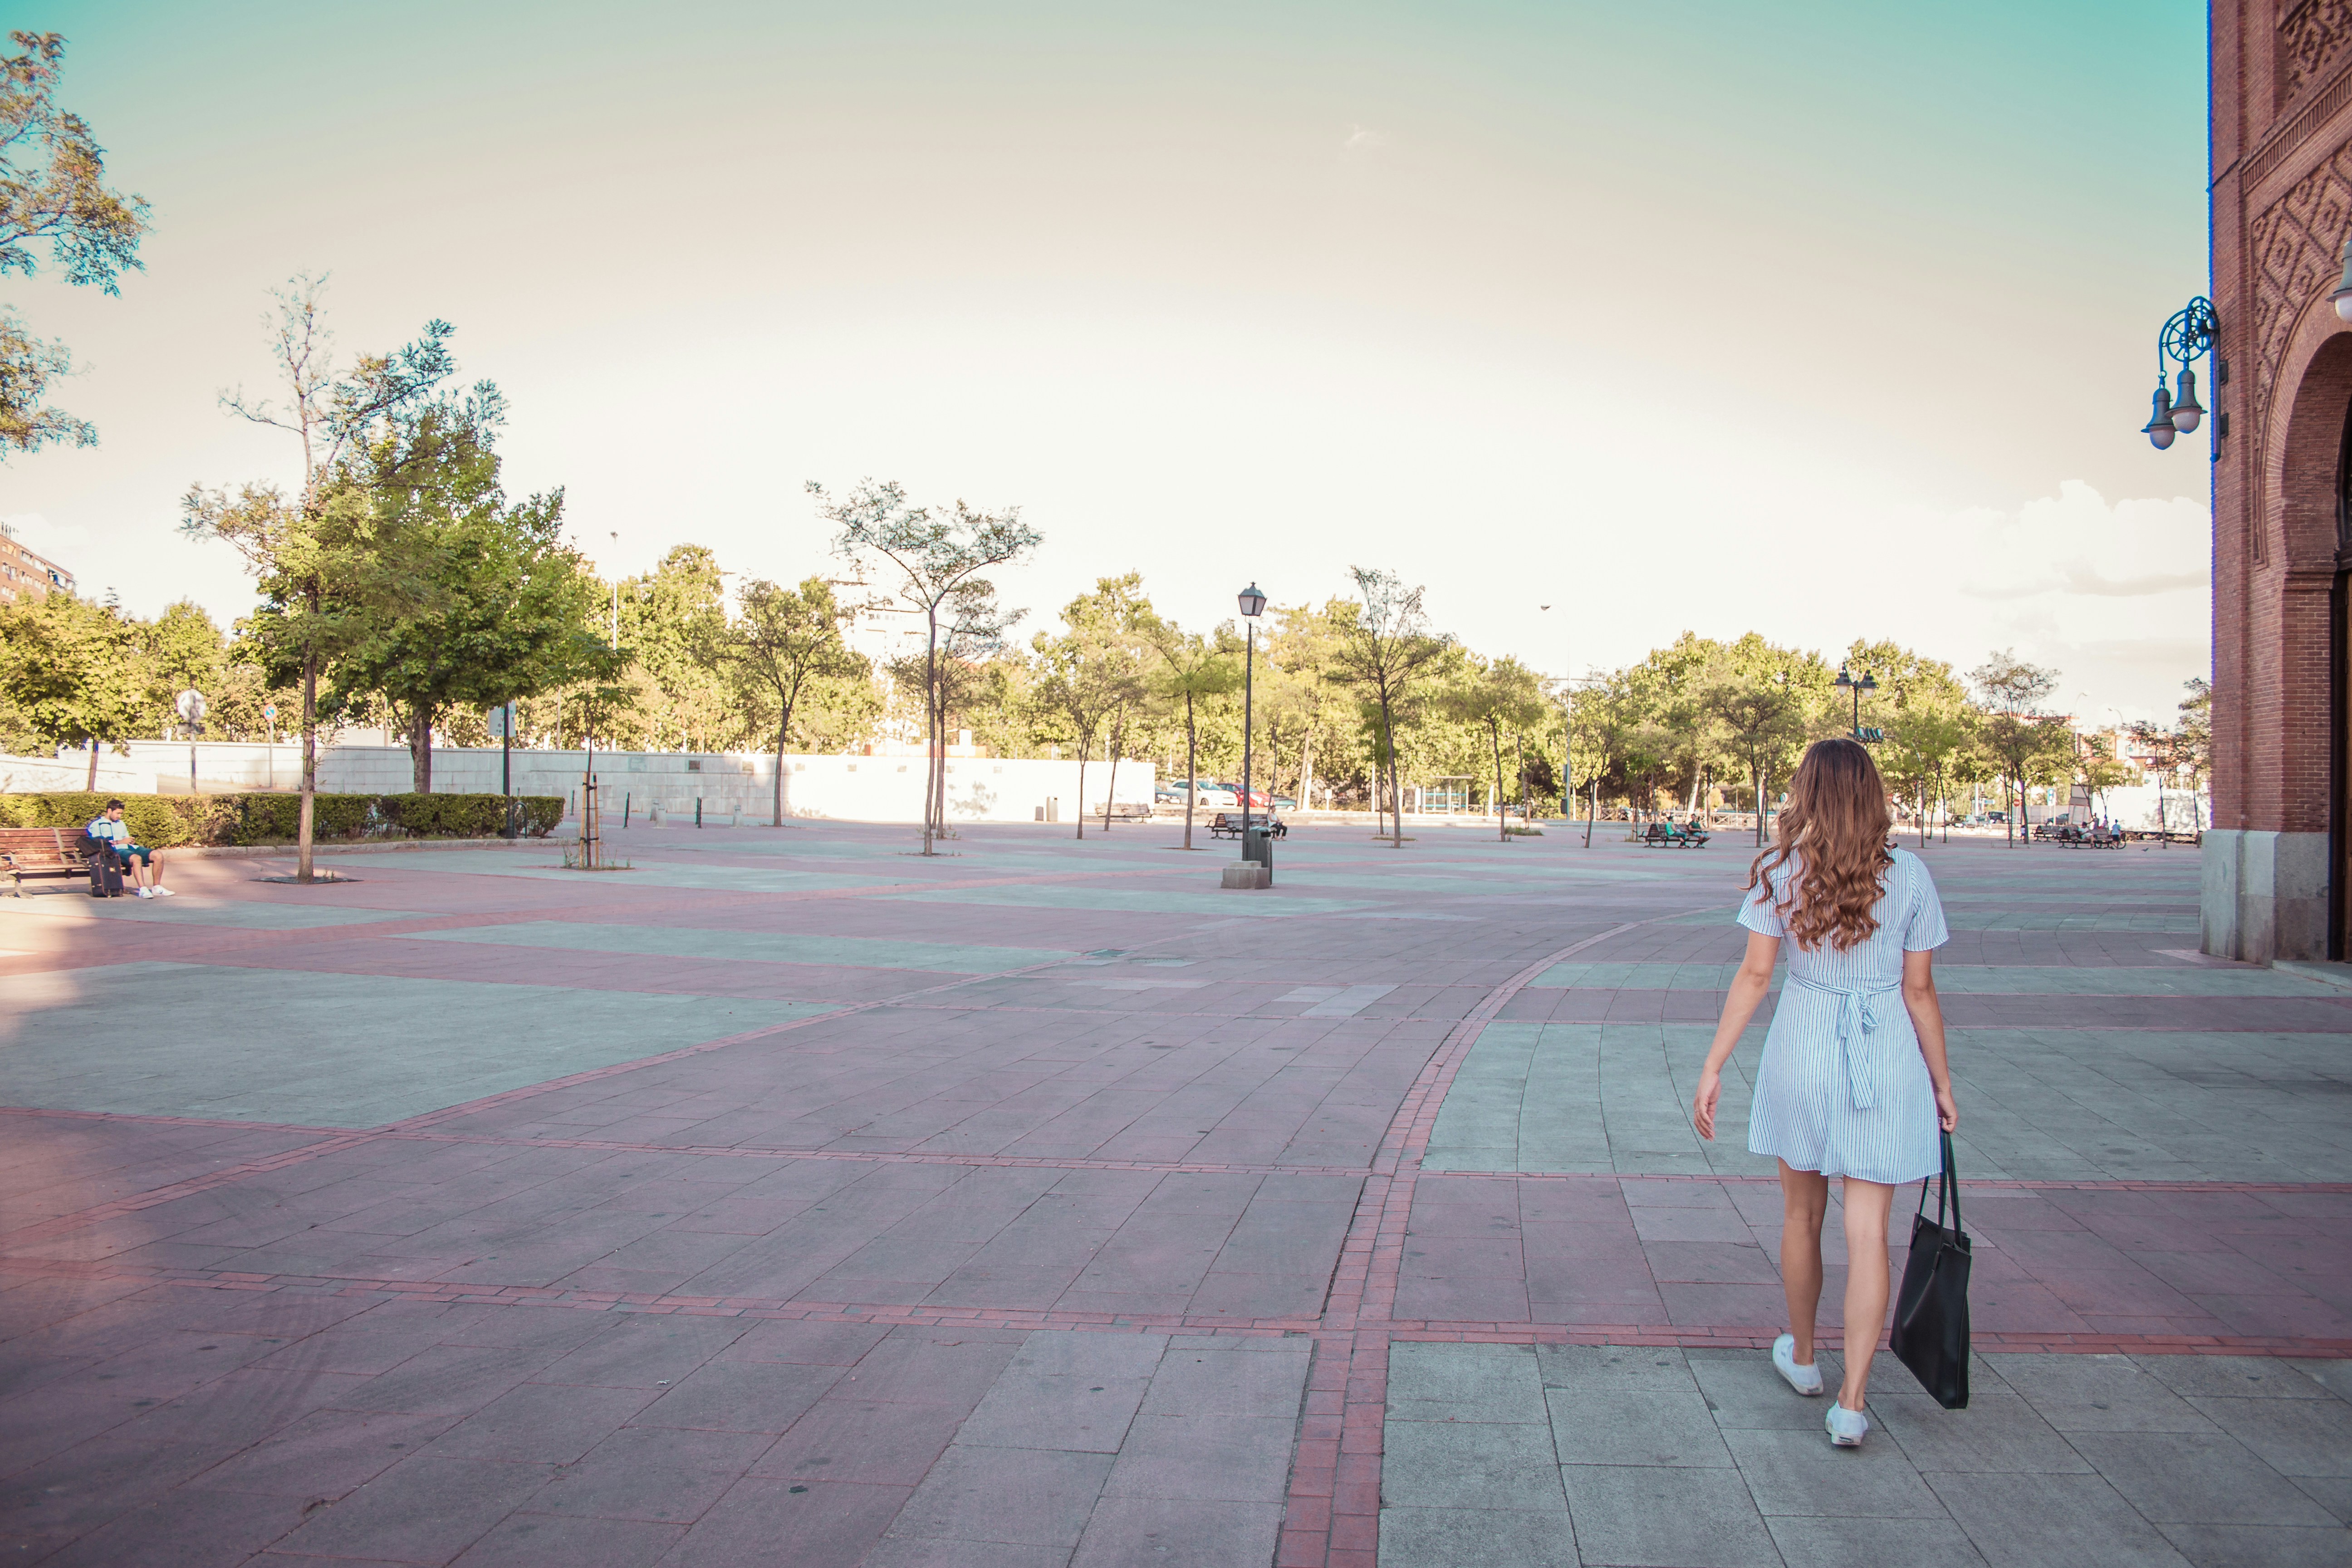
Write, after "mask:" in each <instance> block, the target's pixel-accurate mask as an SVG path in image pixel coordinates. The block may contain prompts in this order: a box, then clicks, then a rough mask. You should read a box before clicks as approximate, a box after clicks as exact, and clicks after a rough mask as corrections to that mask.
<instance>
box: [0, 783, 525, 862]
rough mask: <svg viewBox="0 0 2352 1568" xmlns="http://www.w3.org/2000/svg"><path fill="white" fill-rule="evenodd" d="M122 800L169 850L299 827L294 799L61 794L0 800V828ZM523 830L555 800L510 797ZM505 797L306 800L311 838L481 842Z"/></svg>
mask: <svg viewBox="0 0 2352 1568" xmlns="http://www.w3.org/2000/svg"><path fill="white" fill-rule="evenodd" d="M109 800H121V802H122V819H123V821H124V822H126V823H128V824H129V825H130V826H131V837H133V838H134V839H136V840H137V841H138V842H140V843H142V844H146V845H151V846H152V847H155V848H158V849H169V848H173V847H177V846H180V845H184V844H291V843H293V842H294V841H295V838H296V837H297V836H298V834H299V828H300V824H301V813H302V797H301V796H300V795H278V794H261V793H255V794H252V795H105V794H97V795H92V794H89V793H87V792H83V791H63V792H58V793H55V794H40V795H0V827H74V828H79V827H82V826H86V825H87V824H88V823H89V821H90V820H91V819H92V818H93V817H96V816H100V815H101V814H102V813H103V812H104V811H105V810H106V803H107V802H108V801H109ZM516 805H519V806H520V807H521V817H522V826H523V830H524V831H525V832H527V833H529V834H530V835H531V836H532V837H546V835H547V834H549V833H550V832H551V831H553V830H554V827H555V825H556V824H557V823H559V822H561V821H562V820H563V797H562V795H518V796H517V797H516ZM505 827H506V797H505V796H503V795H313V796H312V797H311V817H310V831H311V837H313V839H314V840H316V841H317V842H320V843H327V842H330V841H332V840H334V839H353V838H362V837H367V836H368V835H369V834H371V833H384V834H400V835H403V836H405V837H416V838H485V837H496V836H497V835H499V834H500V833H502V832H504V831H505Z"/></svg>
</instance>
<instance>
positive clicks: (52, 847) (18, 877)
mask: <svg viewBox="0 0 2352 1568" xmlns="http://www.w3.org/2000/svg"><path fill="white" fill-rule="evenodd" d="M0 865H5V866H6V868H7V870H8V884H9V890H10V891H11V892H12V893H14V894H15V895H16V897H17V898H20V899H21V898H23V897H24V896H25V879H26V878H27V877H87V876H89V838H88V837H87V836H85V835H84V834H82V833H81V832H80V831H79V830H78V829H70V830H69V829H67V828H63V827H0Z"/></svg>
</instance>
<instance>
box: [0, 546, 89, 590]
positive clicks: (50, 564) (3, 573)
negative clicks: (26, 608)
mask: <svg viewBox="0 0 2352 1568" xmlns="http://www.w3.org/2000/svg"><path fill="white" fill-rule="evenodd" d="M53 588H55V589H61V590H63V591H64V592H66V593H68V594H70V593H72V592H73V591H74V580H73V574H72V573H70V572H68V571H67V570H66V569H65V568H64V567H62V566H60V565H58V563H56V562H54V561H48V560H45V559H43V558H42V557H41V556H38V555H36V554H34V553H33V552H31V551H29V550H27V549H26V548H25V547H24V546H23V545H21V544H19V543H17V542H16V539H15V538H14V537H13V536H11V535H10V534H8V533H7V532H5V531H0V605H17V604H29V603H31V602H33V601H35V600H38V599H46V598H47V597H48V596H49V591H50V590H51V589H53Z"/></svg>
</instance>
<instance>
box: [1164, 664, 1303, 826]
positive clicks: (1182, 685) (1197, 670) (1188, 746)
mask: <svg viewBox="0 0 2352 1568" xmlns="http://www.w3.org/2000/svg"><path fill="white" fill-rule="evenodd" d="M1233 642H1234V635H1233V626H1232V625H1231V623H1227V624H1226V625H1224V626H1219V627H1218V628H1217V631H1216V634H1215V635H1214V636H1213V637H1202V635H1201V634H1200V633H1198V632H1188V631H1183V630H1181V629H1179V627H1178V626H1177V625H1176V623H1175V622H1173V621H1165V620H1159V619H1157V618H1155V619H1154V621H1153V623H1152V625H1151V626H1150V643H1151V647H1152V650H1153V651H1154V652H1155V653H1157V654H1158V655H1159V656H1160V668H1159V671H1158V674H1157V678H1156V679H1155V680H1154V682H1153V688H1154V689H1155V690H1156V691H1157V692H1158V693H1159V694H1160V697H1161V698H1162V699H1164V700H1166V701H1168V702H1169V703H1170V704H1171V705H1173V704H1176V703H1181V704H1182V705H1183V708H1184V847H1185V848H1187V849H1190V848H1191V847H1192V805H1193V800H1194V797H1195V796H1196V795H1197V794H1198V791H1197V789H1196V788H1195V787H1194V786H1195V784H1196V782H1197V781H1198V780H1199V778H1200V776H1201V775H1200V774H1199V773H1197V772H1195V771H1194V770H1195V769H1196V768H1197V767H1198V766H1199V764H1200V712H1199V705H1200V704H1201V703H1202V701H1205V700H1211V699H1214V698H1219V697H1227V696H1231V695H1232V694H1233V693H1234V691H1237V690H1239V689H1240V688H1241V683H1242V672H1241V668H1240V667H1239V666H1238V665H1236V664H1235V663H1234V649H1233V646H1232V645H1233ZM1304 799H1305V797H1304V796H1302V797H1301V804H1304Z"/></svg>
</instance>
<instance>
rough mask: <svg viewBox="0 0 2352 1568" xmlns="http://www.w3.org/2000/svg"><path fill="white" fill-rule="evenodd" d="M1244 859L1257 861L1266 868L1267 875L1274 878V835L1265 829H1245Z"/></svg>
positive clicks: (1243, 835)
mask: <svg viewBox="0 0 2352 1568" xmlns="http://www.w3.org/2000/svg"><path fill="white" fill-rule="evenodd" d="M1242 858H1243V859H1244V860H1255V861H1256V862H1257V863H1258V864H1259V865H1261V866H1263V867H1265V874H1266V875H1267V876H1268V877H1272V876H1273V875H1274V835H1272V834H1270V833H1268V832H1267V831H1266V830H1265V828H1263V827H1250V828H1245V829H1244V830H1243V832H1242Z"/></svg>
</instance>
